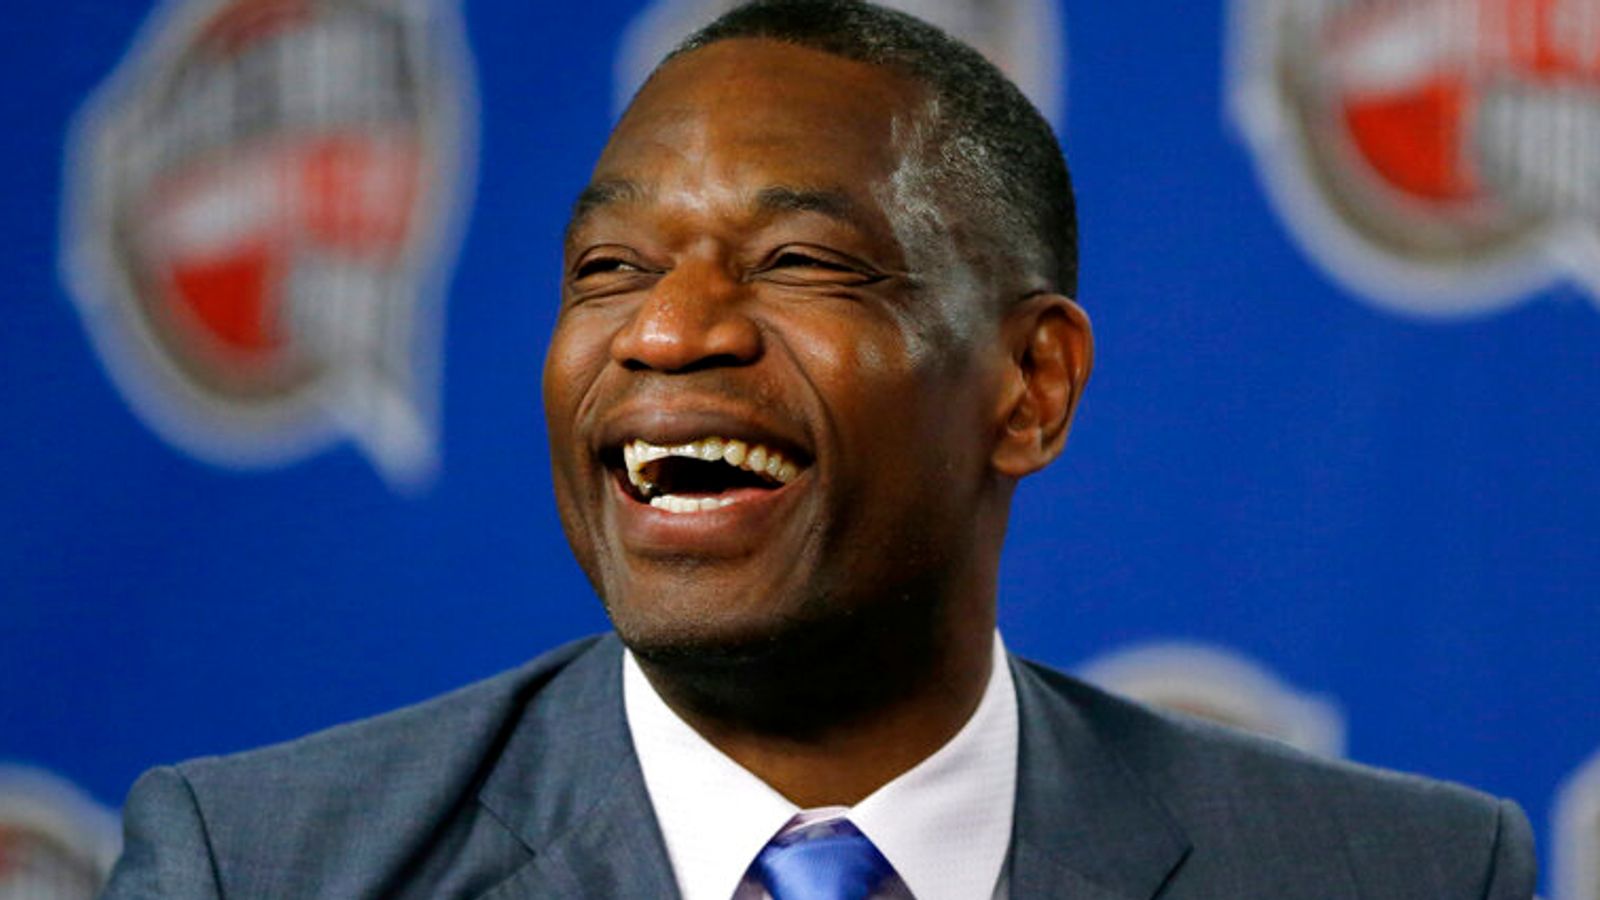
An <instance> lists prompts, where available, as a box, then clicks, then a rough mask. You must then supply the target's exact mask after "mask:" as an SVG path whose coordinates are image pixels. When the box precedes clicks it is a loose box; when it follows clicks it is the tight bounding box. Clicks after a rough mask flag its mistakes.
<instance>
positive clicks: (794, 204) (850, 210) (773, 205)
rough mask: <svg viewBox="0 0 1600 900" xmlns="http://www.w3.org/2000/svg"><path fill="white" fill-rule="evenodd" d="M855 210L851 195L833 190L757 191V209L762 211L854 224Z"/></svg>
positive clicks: (776, 187) (777, 188)
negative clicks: (812, 215) (811, 215)
mask: <svg viewBox="0 0 1600 900" xmlns="http://www.w3.org/2000/svg"><path fill="white" fill-rule="evenodd" d="M855 207H856V204H855V202H854V201H852V200H851V199H850V195H848V194H846V193H845V192H844V191H840V190H834V189H822V188H797V187H788V186H786V185H773V186H771V187H764V188H762V189H761V190H759V191H757V192H756V208H757V209H760V210H762V211H764V212H814V213H821V214H822V215H825V216H827V217H829V218H832V219H839V220H840V221H843V222H847V223H850V224H856V222H857V216H856V208H855Z"/></svg>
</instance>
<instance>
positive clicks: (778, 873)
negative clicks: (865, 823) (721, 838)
mask: <svg viewBox="0 0 1600 900" xmlns="http://www.w3.org/2000/svg"><path fill="white" fill-rule="evenodd" d="M755 867H756V875H757V877H759V878H760V879H761V883H762V884H764V885H766V888H767V892H768V893H770V894H771V895H772V900H866V898H867V897H868V896H870V895H871V894H872V892H873V890H875V889H876V888H877V887H878V886H879V885H881V884H882V883H883V882H884V879H886V878H888V877H889V876H890V875H893V874H894V867H893V866H891V865H889V861H888V860H887V859H884V858H883V854H882V853H879V852H878V848H877V847H874V846H873V845H872V841H870V840H868V839H867V836H866V835H864V834H862V833H861V832H860V831H857V830H856V827H855V826H854V825H852V824H850V822H849V820H847V819H842V818H840V819H832V820H830V821H827V822H822V823H819V824H817V825H813V826H811V827H809V828H801V829H796V830H795V831H791V832H788V833H786V834H781V835H779V836H778V837H775V838H773V839H772V840H771V841H769V842H768V843H767V846H766V847H764V848H762V850H761V853H760V854H759V855H757V856H756V864H755Z"/></svg>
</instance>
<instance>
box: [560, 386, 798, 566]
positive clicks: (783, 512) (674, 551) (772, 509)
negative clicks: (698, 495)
mask: <svg viewBox="0 0 1600 900" xmlns="http://www.w3.org/2000/svg"><path fill="white" fill-rule="evenodd" d="M799 431H801V429H798V428H785V427H783V426H780V425H778V424H776V423H774V422H773V421H772V420H771V418H770V417H768V416H766V415H764V414H762V413H760V412H756V411H752V410H749V409H747V408H735V407H730V406H728V405H726V404H721V405H717V404H714V403H707V402H700V403H695V404H693V405H692V406H691V405H690V404H687V403H674V404H672V405H670V406H662V405H653V404H652V405H649V406H645V405H642V404H636V405H630V406H628V407H625V408H623V409H620V410H619V411H618V412H616V413H615V414H613V415H610V416H608V417H607V418H606V419H605V421H604V422H603V423H602V424H601V425H600V427H599V428H597V429H596V431H595V436H594V441H593V446H592V448H591V450H592V453H593V456H592V458H593V460H594V464H595V465H596V466H597V467H598V468H599V469H600V471H601V472H602V473H603V474H604V476H605V477H606V480H607V481H608V482H609V489H608V490H606V491H605V493H604V496H605V500H604V503H605V505H606V506H607V508H608V511H609V515H608V516H606V518H608V519H610V521H611V522H612V523H613V526H614V527H615V529H616V534H617V537H618V538H620V540H621V544H622V546H623V547H625V548H627V550H629V551H630V552H632V553H635V554H638V555H640V556H643V557H647V558H649V557H661V558H666V557H676V558H694V557H698V558H706V559H716V558H735V557H741V556H750V555H753V554H756V553H758V552H760V550H761V548H762V547H763V546H765V545H768V544H771V543H773V541H774V539H775V537H776V536H777V534H778V532H779V531H781V529H782V528H783V526H784V524H785V523H786V522H789V521H791V520H792V516H791V515H790V514H789V513H790V512H791V509H792V507H793V506H794V504H795V503H796V502H798V500H799V498H801V497H802V496H804V495H805V494H806V493H807V492H808V489H809V487H810V484H811V481H812V475H813V468H814V465H815V457H814V455H813V454H812V452H811V450H810V449H809V442H807V441H805V440H804V439H803V438H800V437H797V436H796V434H797V432H799ZM711 436H716V437H721V438H726V439H731V440H740V441H744V442H746V443H749V444H752V445H754V444H762V445H764V446H766V447H768V448H770V449H773V450H777V451H778V452H780V453H782V454H784V456H785V457H786V458H787V459H789V460H791V461H793V462H794V463H795V464H796V465H798V466H800V474H799V475H798V476H797V477H796V478H795V479H794V480H793V481H791V482H789V483H788V484H783V485H779V486H777V487H775V488H771V489H765V490H763V489H741V490H738V491H734V492H731V494H730V495H729V496H730V499H732V500H733V502H732V503H730V504H728V505H727V506H724V507H720V508H718V509H710V510H701V511H699V512H693V513H674V512H668V511H666V510H664V509H657V508H655V507H653V506H650V505H649V504H648V503H642V502H640V501H639V500H638V499H637V498H635V497H634V496H633V494H631V493H630V492H629V491H627V490H626V489H625V488H624V487H623V485H622V480H621V479H622V477H624V476H621V475H620V474H619V473H618V471H617V470H616V469H615V467H614V466H611V465H607V462H608V461H609V460H612V459H613V458H620V450H621V447H622V445H623V444H625V443H627V442H629V441H633V440H639V439H642V440H645V441H649V442H650V443H652V444H657V445H660V446H673V445H678V444H686V443H689V442H691V441H695V440H699V439H700V438H704V437H711Z"/></svg>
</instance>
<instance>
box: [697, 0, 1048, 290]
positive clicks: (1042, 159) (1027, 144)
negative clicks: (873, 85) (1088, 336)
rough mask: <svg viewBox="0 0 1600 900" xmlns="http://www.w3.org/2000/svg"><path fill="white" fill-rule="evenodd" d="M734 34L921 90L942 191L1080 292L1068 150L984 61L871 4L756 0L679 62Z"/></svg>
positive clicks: (707, 33)
mask: <svg viewBox="0 0 1600 900" xmlns="http://www.w3.org/2000/svg"><path fill="white" fill-rule="evenodd" d="M734 38H761V39H767V40H774V41H779V42H782V43H787V44H794V45H797V46H801V47H807V48H810V49H813V50H820V51H822V52H824V53H830V54H833V55H835V56H839V57H843V58H845V59H849V60H854V61H856V62H862V63H867V64H869V65H877V66H883V67H885V68H887V69H890V70H893V71H895V72H898V73H900V74H902V75H904V76H906V77H909V78H910V79H911V80H913V81H915V82H917V83H919V84H920V85H921V86H922V87H923V88H925V89H926V90H927V91H928V92H929V94H930V97H931V100H932V103H933V108H934V111H935V115H934V120H935V121H934V122H933V134H932V136H931V137H932V140H933V142H934V145H933V146H931V147H929V148H927V149H928V151H930V152H931V155H932V156H933V157H934V160H933V163H932V164H933V167H934V169H935V172H934V173H933V177H934V178H935V180H936V181H938V182H939V187H940V188H942V189H943V190H944V191H945V192H946V196H956V197H960V198H962V200H963V201H965V202H967V203H969V204H974V205H975V206H976V207H977V208H978V209H979V210H980V214H981V217H982V218H984V219H987V222H986V223H985V224H986V225H987V227H988V229H989V231H990V235H989V237H990V238H991V239H992V240H995V241H998V242H1000V244H1001V245H1002V246H1006V247H1011V248H1015V250H1013V253H1015V252H1016V250H1020V251H1021V254H1020V255H1022V256H1023V257H1024V258H1027V257H1032V258H1033V259H1036V260H1037V265H1038V266H1039V267H1040V270H1041V271H1040V272H1039V274H1041V275H1043V276H1045V277H1046V278H1049V279H1051V280H1052V281H1053V282H1054V284H1053V288H1054V289H1055V290H1058V291H1061V292H1062V293H1064V294H1067V295H1068V296H1073V295H1075V294H1076V293H1077V290H1078V221H1077V211H1076V206H1075V203H1074V200H1073V194H1072V179H1071V176H1070V175H1069V173H1068V171H1067V162H1066V159H1065V158H1064V157H1063V156H1062V153H1061V145H1060V144H1059V143H1058V142H1057V141H1056V136H1055V133H1054V132H1053V131H1051V129H1050V124H1049V123H1048V122H1046V121H1045V119H1044V116H1042V115H1040V113H1039V111H1038V110H1037V109H1036V108H1034V106H1033V104H1032V103H1030V102H1029V101H1028V98H1027V97H1025V96H1023V94H1022V91H1021V90H1019V89H1018V88H1017V86H1016V85H1015V84H1013V83H1012V82H1011V80H1010V79H1008V78H1007V77H1006V76H1005V75H1004V74H1003V73H1002V72H1001V71H1000V70H999V68H997V67H996V66H995V65H994V64H993V63H991V62H990V61H989V60H988V59H986V58H984V56H983V54H981V53H979V52H978V51H976V50H974V49H972V48H971V47H969V46H967V45H966V44H964V43H962V42H961V41H958V40H956V39H955V38H953V37H951V36H949V35H948V34H945V33H944V32H943V31H941V30H939V29H938V28H936V27H935V26H933V25H930V24H928V23H926V22H924V21H922V20H920V19H917V18H914V17H912V16H910V15H907V14H905V13H902V12H897V11H895V10H890V9H885V8H883V7H881V6H877V5H875V4H872V3H866V2H860V0H755V2H751V3H746V4H744V5H742V6H739V7H737V8H735V9H733V10H732V11H730V12H728V13H727V14H725V15H723V16H722V17H721V18H719V19H717V20H716V21H714V22H712V23H711V24H710V25H707V26H706V27H704V28H702V29H700V30H699V31H698V32H695V33H694V34H693V35H691V36H690V37H689V38H688V39H687V40H685V41H684V42H683V43H682V44H680V45H678V47H677V49H675V50H673V51H672V53H670V54H669V55H668V56H667V59H668V60H671V59H673V58H674V57H677V56H681V55H683V54H685V53H689V52H691V51H694V50H698V49H699V48H701V47H705V46H707V45H708V44H714V43H717V42H718V41H725V40H731V39H734Z"/></svg>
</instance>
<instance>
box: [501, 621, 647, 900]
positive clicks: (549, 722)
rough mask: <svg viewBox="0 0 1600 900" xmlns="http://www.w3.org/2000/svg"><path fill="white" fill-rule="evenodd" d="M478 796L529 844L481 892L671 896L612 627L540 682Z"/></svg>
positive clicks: (546, 895) (546, 894) (620, 659)
mask: <svg viewBox="0 0 1600 900" xmlns="http://www.w3.org/2000/svg"><path fill="white" fill-rule="evenodd" d="M478 799H479V802H480V803H482V804H483V806H484V808H485V809H487V810H488V811H489V812H490V813H491V814H492V815H493V816H494V817H495V818H496V819H498V820H499V821H500V822H501V823H502V824H504V825H505V826H506V827H507V828H508V829H509V830H510V831H511V832H512V833H513V834H515V835H516V836H517V837H518V838H519V839H520V840H521V841H522V842H523V843H524V844H526V845H527V847H528V849H529V850H531V851H532V852H533V858H532V859H531V860H530V861H529V862H528V863H527V864H526V865H524V866H523V867H522V868H520V869H518V870H517V871H516V872H515V873H514V874H513V875H511V876H510V877H509V878H508V879H506V880H505V881H503V882H501V883H500V884H498V885H497V886H495V887H494V888H493V889H492V890H490V891H489V892H488V893H486V894H484V895H483V898H482V900H502V898H511V897H578V896H598V897H669V898H670V897H676V896H677V885H676V883H675V881H674V880H673V876H672V868H671V865H670V863H669V862H668V861H667V854H666V848H665V845H664V844H663V842H662V839H661V833H660V829H659V828H658V827H657V825H656V821H655V815H654V813H653V812H652V811H651V806H650V796H649V794H648V792H647V791H646V789H645V785H644V776H643V775H642V774H641V773H640V770H639V762H638V759H637V757H635V756H634V752H633V742H632V740H631V738H630V737H629V735H628V727H627V720H626V717H625V715H624V713H623V709H622V646H621V644H620V643H619V642H618V641H617V639H616V638H615V637H614V636H607V637H605V638H602V639H601V640H600V641H598V642H596V644H595V645H594V646H593V647H591V648H590V649H589V650H588V651H587V652H585V653H584V654H583V655H582V656H580V657H578V658H577V659H575V660H574V661H573V662H572V663H571V665H569V666H568V667H567V668H566V669H564V670H563V671H561V672H560V673H559V674H557V675H556V677H555V678H553V679H552V680H551V681H550V682H549V683H548V684H547V685H545V686H544V687H543V688H542V689H540V691H539V692H538V694H537V695H536V697H535V699H534V701H533V702H532V703H531V704H530V705H529V707H528V708H527V709H526V710H525V711H524V713H523V716H522V721H521V722H519V723H518V725H517V726H516V728H515V730H514V731H513V732H512V734H511V737H510V739H509V740H508V741H507V743H506V747H505V751H504V752H503V753H502V754H501V756H500V760H499V762H498V763H497V764H496V766H495V768H494V770H493V771H492V772H491V773H490V774H489V776H488V778H487V779H486V781H485V782H484V786H483V790H482V791H481V792H480V793H479V798H478Z"/></svg>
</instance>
